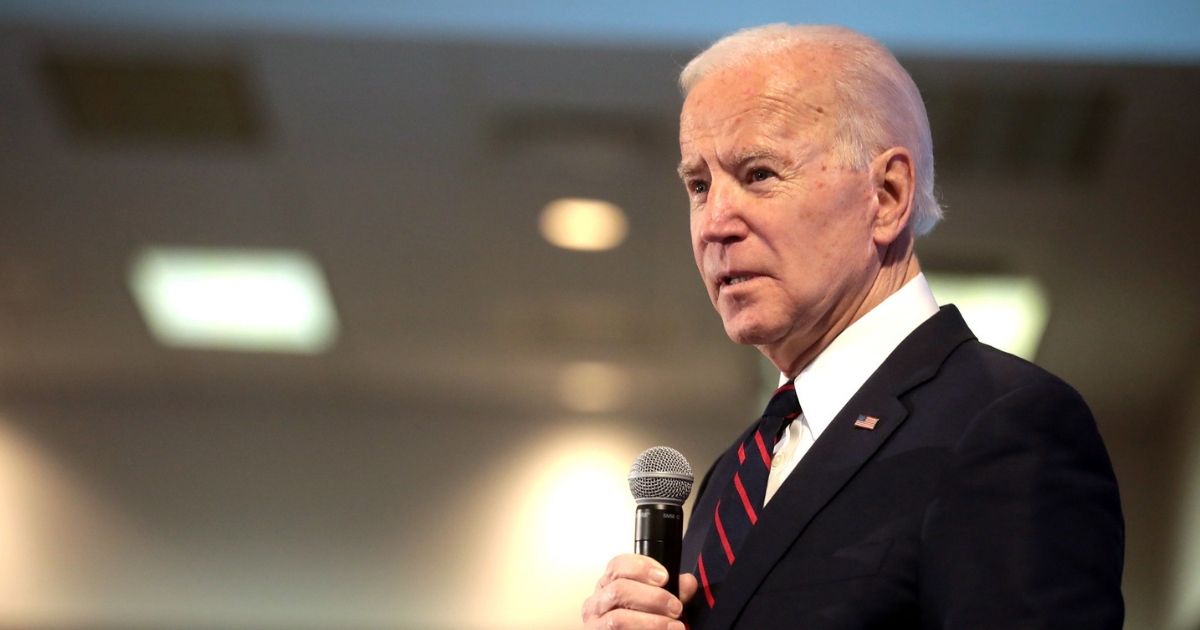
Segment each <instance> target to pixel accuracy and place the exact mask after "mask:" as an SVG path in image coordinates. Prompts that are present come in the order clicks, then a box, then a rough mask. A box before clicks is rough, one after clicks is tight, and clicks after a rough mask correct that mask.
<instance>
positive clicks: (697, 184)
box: [688, 179, 708, 195]
mask: <svg viewBox="0 0 1200 630" xmlns="http://www.w3.org/2000/svg"><path fill="white" fill-rule="evenodd" d="M688 191H689V192H691V193H692V194H693V195H699V194H703V193H706V192H708V182H706V181H704V180H702V179H693V180H692V181H690V182H688Z"/></svg>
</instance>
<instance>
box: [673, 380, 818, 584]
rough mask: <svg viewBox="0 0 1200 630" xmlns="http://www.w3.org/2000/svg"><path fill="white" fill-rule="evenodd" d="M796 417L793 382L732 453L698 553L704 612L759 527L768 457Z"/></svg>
mask: <svg viewBox="0 0 1200 630" xmlns="http://www.w3.org/2000/svg"><path fill="white" fill-rule="evenodd" d="M799 415H800V401H799V400H797V399H796V386H795V385H794V384H793V383H792V381H788V382H787V383H786V384H785V385H783V386H781V387H780V388H779V389H777V390H775V394H774V395H773V396H771V402H769V403H767V409H766V411H764V412H763V416H762V418H760V419H759V421H758V425H757V426H756V427H755V429H754V431H751V432H750V437H748V438H747V439H746V441H745V442H743V443H742V444H740V445H739V446H738V449H737V454H736V456H737V460H738V465H737V468H736V471H735V472H734V474H733V481H732V482H731V483H730V484H729V487H728V488H726V489H725V493H724V494H723V495H721V499H720V501H717V507H716V509H715V511H714V514H713V522H712V528H711V529H709V531H708V536H707V537H706V538H705V539H704V545H703V546H702V547H701V549H700V558H699V559H698V560H697V562H696V573H697V577H698V578H699V580H700V591H701V592H700V593H698V594H697V595H698V597H700V598H702V599H703V600H704V601H705V603H706V604H707V605H708V607H709V608H712V607H713V606H714V605H716V603H717V597H719V596H720V588H721V582H722V581H723V580H724V579H725V576H726V575H727V574H728V573H729V569H730V567H732V566H733V564H734V562H736V561H737V553H738V550H739V548H740V547H741V544H742V541H744V540H745V539H746V536H747V535H749V534H750V529H751V528H752V527H754V524H755V523H757V522H758V513H759V512H760V511H761V510H762V506H763V498H764V496H765V495H766V493H767V477H768V476H769V474H770V472H771V456H772V452H773V451H774V449H775V442H776V439H777V438H778V436H779V434H780V432H781V431H782V430H783V427H784V426H786V425H787V423H789V422H791V421H792V420H794V419H795V418H796V417H797V416H799Z"/></svg>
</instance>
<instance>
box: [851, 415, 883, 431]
mask: <svg viewBox="0 0 1200 630" xmlns="http://www.w3.org/2000/svg"><path fill="white" fill-rule="evenodd" d="M878 423H879V418H876V417H875V416H863V415H859V416H858V420H855V421H854V426H856V427H858V428H860V429H866V430H868V431H874V430H875V425H876V424H878Z"/></svg>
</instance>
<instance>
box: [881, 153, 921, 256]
mask: <svg viewBox="0 0 1200 630" xmlns="http://www.w3.org/2000/svg"><path fill="white" fill-rule="evenodd" d="M871 178H872V182H873V183H874V185H875V201H876V203H877V209H876V213H875V222H874V224H873V226H872V228H871V236H872V238H874V239H875V244H876V245H878V246H881V247H883V246H887V245H890V244H891V243H892V241H895V240H896V239H897V238H898V237H899V236H900V234H902V233H903V232H904V230H905V229H906V228H907V227H908V222H909V220H910V219H911V218H912V205H913V191H914V190H916V171H915V168H914V167H913V160H912V154H911V153H909V152H908V149H906V148H904V147H892V148H890V149H888V150H887V151H884V152H883V153H881V154H879V155H878V156H877V157H876V158H875V159H874V160H873V161H872V162H871Z"/></svg>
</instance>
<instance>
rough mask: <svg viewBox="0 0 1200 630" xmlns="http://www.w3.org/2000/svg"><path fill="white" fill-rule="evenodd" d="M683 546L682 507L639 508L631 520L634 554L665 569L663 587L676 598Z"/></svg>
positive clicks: (657, 505)
mask: <svg viewBox="0 0 1200 630" xmlns="http://www.w3.org/2000/svg"><path fill="white" fill-rule="evenodd" d="M682 545H683V508H682V507H680V506H678V505H672V504H670V503H647V504H645V505H639V506H638V508H637V514H636V515H635V517H634V534H633V547H634V549H633V550H634V553H637V554H639V555H643V556H650V557H651V558H654V559H655V560H657V561H658V562H659V563H661V564H662V565H663V566H664V567H666V568H667V584H666V586H664V587H663V588H665V589H667V591H669V592H670V593H671V594H672V595H674V596H676V597H678V596H679V556H680V553H681V551H680V548H681V547H682Z"/></svg>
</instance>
